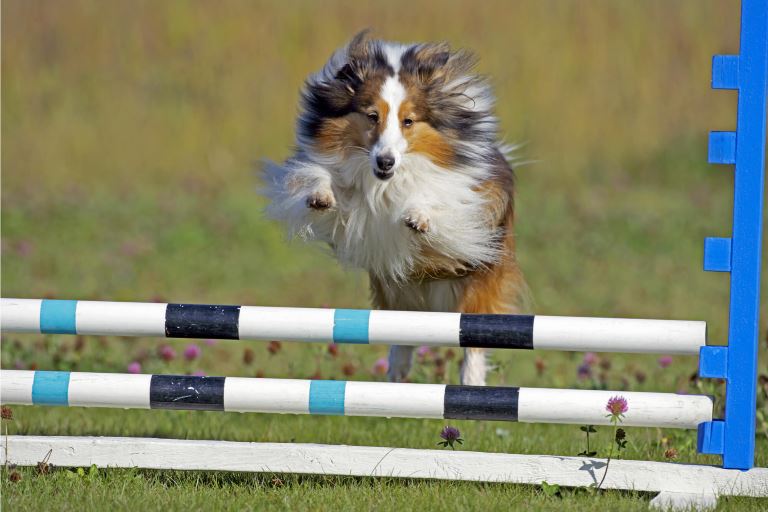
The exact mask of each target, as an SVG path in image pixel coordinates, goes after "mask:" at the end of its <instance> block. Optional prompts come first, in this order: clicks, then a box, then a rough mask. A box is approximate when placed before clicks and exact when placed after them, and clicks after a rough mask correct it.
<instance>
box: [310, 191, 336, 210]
mask: <svg viewBox="0 0 768 512" xmlns="http://www.w3.org/2000/svg"><path fill="white" fill-rule="evenodd" d="M334 206H336V199H335V198H334V197H333V192H331V191H326V190H324V191H319V192H314V193H313V194H311V195H310V196H309V197H307V208H311V209H312V210H317V211H325V210H328V209H330V208H333V207H334Z"/></svg>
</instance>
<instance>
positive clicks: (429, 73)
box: [402, 43, 475, 85]
mask: <svg viewBox="0 0 768 512" xmlns="http://www.w3.org/2000/svg"><path fill="white" fill-rule="evenodd" d="M474 65H475V59H474V57H473V56H472V54H470V53H469V52H466V51H464V50H459V51H456V52H452V51H451V48H450V46H449V45H448V43H429V44H421V45H417V46H414V47H411V48H409V49H408V50H407V51H406V52H405V54H404V55H403V58H402V69H403V71H405V72H406V73H408V74H410V75H412V76H414V77H415V78H417V79H418V81H419V82H420V83H422V84H423V85H435V84H441V83H446V82H450V81H451V80H452V79H454V78H456V77H459V76H461V75H463V74H466V73H468V72H470V71H471V70H472V68H473V67H474Z"/></svg>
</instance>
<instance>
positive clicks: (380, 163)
mask: <svg viewBox="0 0 768 512" xmlns="http://www.w3.org/2000/svg"><path fill="white" fill-rule="evenodd" d="M394 165H395V157H393V156H392V155H379V156H377V157H376V167H378V168H379V169H381V170H382V171H388V170H390V169H391V168H392V167H393V166H394Z"/></svg>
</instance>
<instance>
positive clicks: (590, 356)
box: [582, 352, 599, 366]
mask: <svg viewBox="0 0 768 512" xmlns="http://www.w3.org/2000/svg"><path fill="white" fill-rule="evenodd" d="M598 361H599V358H598V357H597V354H595V353H594V352H587V353H586V354H584V359H583V360H582V363H583V364H585V365H587V366H594V365H596V364H597V362H598Z"/></svg>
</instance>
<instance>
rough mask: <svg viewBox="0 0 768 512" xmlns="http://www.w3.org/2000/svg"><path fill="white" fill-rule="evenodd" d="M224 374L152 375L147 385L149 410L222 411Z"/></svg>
mask: <svg viewBox="0 0 768 512" xmlns="http://www.w3.org/2000/svg"><path fill="white" fill-rule="evenodd" d="M224 379H226V377H192V376H189V375H153V376H152V381H151V382H150V384H149V407H150V408H151V409H189V410H198V411H223V410H224Z"/></svg>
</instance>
